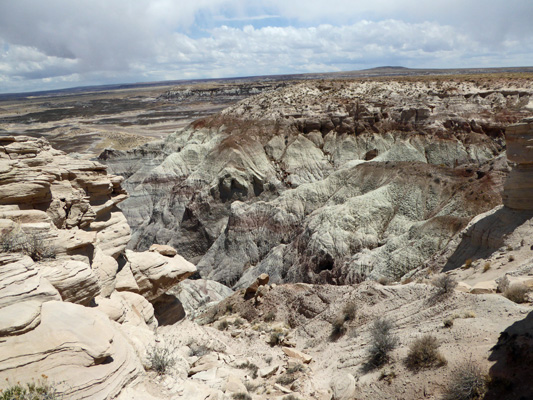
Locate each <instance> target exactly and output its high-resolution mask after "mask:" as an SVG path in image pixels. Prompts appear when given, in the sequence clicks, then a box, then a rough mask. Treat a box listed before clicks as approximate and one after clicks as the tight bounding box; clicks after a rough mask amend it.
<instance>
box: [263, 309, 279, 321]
mask: <svg viewBox="0 0 533 400" xmlns="http://www.w3.org/2000/svg"><path fill="white" fill-rule="evenodd" d="M275 319H276V313H275V312H274V311H270V312H268V313H267V314H266V315H265V317H264V318H263V320H264V321H265V322H272V321H274V320H275Z"/></svg>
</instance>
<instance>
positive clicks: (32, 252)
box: [23, 233, 56, 261]
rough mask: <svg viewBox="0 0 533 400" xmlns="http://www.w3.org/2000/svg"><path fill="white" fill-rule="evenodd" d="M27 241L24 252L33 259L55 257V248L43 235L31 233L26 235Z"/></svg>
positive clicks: (39, 259)
mask: <svg viewBox="0 0 533 400" xmlns="http://www.w3.org/2000/svg"><path fill="white" fill-rule="evenodd" d="M26 240H27V241H26V243H25V245H24V250H23V252H24V253H25V254H27V255H29V256H30V257H31V258H32V260H33V261H41V260H45V259H50V258H55V257H56V252H55V249H54V248H53V247H52V246H51V245H50V244H48V243H46V241H45V240H44V239H43V237H42V235H39V234H37V233H30V234H28V235H26Z"/></svg>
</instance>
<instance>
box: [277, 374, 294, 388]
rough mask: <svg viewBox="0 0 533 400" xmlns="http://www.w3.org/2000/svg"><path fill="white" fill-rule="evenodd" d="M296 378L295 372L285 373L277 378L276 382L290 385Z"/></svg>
mask: <svg viewBox="0 0 533 400" xmlns="http://www.w3.org/2000/svg"><path fill="white" fill-rule="evenodd" d="M295 380H296V376H295V375H294V374H285V375H281V376H280V377H279V378H278V379H276V383H279V384H280V385H283V386H288V385H291V384H292V383H293V382H294V381H295Z"/></svg>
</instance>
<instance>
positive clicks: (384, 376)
mask: <svg viewBox="0 0 533 400" xmlns="http://www.w3.org/2000/svg"><path fill="white" fill-rule="evenodd" d="M394 378H396V372H394V370H392V369H391V370H390V371H389V370H387V369H384V370H383V371H381V374H379V378H378V379H379V380H380V381H385V382H387V383H388V384H389V385H390V384H391V383H392V381H393V380H394Z"/></svg>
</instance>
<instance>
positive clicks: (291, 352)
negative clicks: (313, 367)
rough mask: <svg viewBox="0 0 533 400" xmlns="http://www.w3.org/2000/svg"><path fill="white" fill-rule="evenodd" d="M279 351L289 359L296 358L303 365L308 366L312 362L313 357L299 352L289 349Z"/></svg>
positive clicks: (283, 348) (284, 348)
mask: <svg viewBox="0 0 533 400" xmlns="http://www.w3.org/2000/svg"><path fill="white" fill-rule="evenodd" d="M281 349H282V350H283V352H284V353H285V354H286V355H287V356H289V357H291V358H297V359H298V360H300V361H302V362H303V363H304V364H309V363H310V362H311V361H312V360H313V357H311V356H310V355H308V354H305V353H304V352H301V351H299V350H296V349H292V348H290V347H282V348H281Z"/></svg>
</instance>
